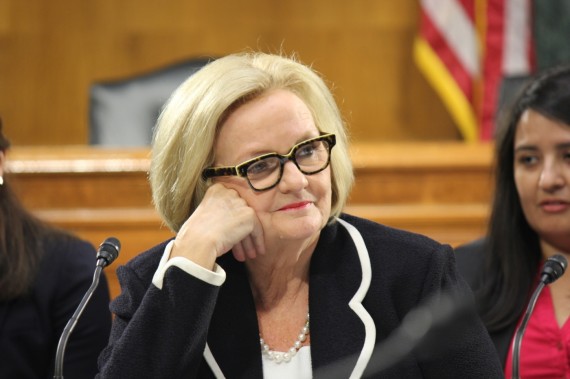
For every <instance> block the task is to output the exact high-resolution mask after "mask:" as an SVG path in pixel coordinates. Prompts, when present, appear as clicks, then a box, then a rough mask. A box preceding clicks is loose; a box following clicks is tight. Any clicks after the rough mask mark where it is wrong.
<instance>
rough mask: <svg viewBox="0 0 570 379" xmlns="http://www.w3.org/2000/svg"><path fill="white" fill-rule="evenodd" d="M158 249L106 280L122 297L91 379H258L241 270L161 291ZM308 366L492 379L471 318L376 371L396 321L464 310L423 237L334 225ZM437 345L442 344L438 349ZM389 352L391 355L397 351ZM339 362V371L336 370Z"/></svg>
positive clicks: (343, 374)
mask: <svg viewBox="0 0 570 379" xmlns="http://www.w3.org/2000/svg"><path fill="white" fill-rule="evenodd" d="M166 244H167V242H165V243H162V244H160V245H158V246H155V247H153V248H152V249H150V250H149V251H147V252H145V253H143V254H141V255H140V256H138V257H136V258H134V259H133V260H132V261H130V262H129V263H128V264H127V265H126V266H123V267H120V268H119V269H118V270H117V273H118V276H119V280H120V282H121V286H122V294H121V295H120V296H118V297H117V298H116V299H115V300H114V301H113V302H112V304H111V310H112V311H113V313H115V315H116V317H115V319H114V321H113V328H112V332H111V337H110V340H109V346H108V347H107V348H105V350H104V351H103V353H102V354H101V356H100V358H99V368H100V377H101V378H121V379H125V378H141V377H148V378H151V377H152V378H186V379H188V378H221V377H226V378H262V375H263V374H262V359H261V350H260V346H259V330H258V325H257V317H256V312H255V305H254V300H253V296H252V293H251V289H250V286H249V282H248V279H247V273H246V269H245V266H244V265H243V264H242V263H239V262H237V261H236V260H234V258H233V256H232V255H231V254H225V255H224V256H222V257H221V258H219V259H218V264H219V265H220V266H221V267H223V269H224V270H225V271H226V275H227V276H226V281H225V282H224V283H223V285H222V286H220V287H217V286H213V285H210V284H208V283H205V282H203V281H201V280H199V279H197V278H195V277H193V276H191V275H189V274H187V273H186V272H184V271H183V270H181V269H180V268H178V267H175V266H174V267H170V268H169V269H168V270H167V271H166V274H165V277H164V283H163V288H162V289H158V288H157V287H155V286H154V285H153V284H152V283H151V281H152V277H153V275H154V273H155V271H156V269H157V266H158V264H159V261H160V259H161V256H162V254H163V251H164V248H165V246H166ZM309 271H310V272H309V311H310V314H311V359H312V369H313V373H314V376H315V377H316V378H319V377H322V378H325V377H326V378H330V377H331V375H332V374H331V370H327V369H328V368H330V367H331V366H330V365H332V364H335V363H337V364H338V365H337V366H334V370H333V373H334V375H333V376H332V377H338V378H349V377H362V376H364V377H374V378H380V377H382V378H437V379H442V378H453V379H456V378H477V379H480V378H500V377H502V371H501V366H500V362H499V360H498V357H497V355H496V354H495V351H494V348H493V346H492V343H491V340H490V339H489V336H488V334H487V332H486V330H485V328H484V327H483V325H482V323H481V322H480V320H479V319H478V318H476V317H475V318H473V319H471V322H468V323H466V324H464V325H463V327H462V328H460V329H457V330H455V333H451V332H450V331H449V330H448V331H446V332H445V334H444V333H442V334H440V335H438V336H437V337H438V338H437V339H436V340H435V342H436V343H433V342H434V341H433V340H432V344H430V346H429V348H427V349H420V350H418V351H417V352H416V353H414V354H411V355H407V356H406V357H405V358H403V359H400V360H398V361H397V362H395V363H394V364H393V365H391V366H390V367H388V368H387V369H385V370H383V371H382V372H376V371H375V369H374V366H375V364H376V363H378V362H377V361H378V360H381V359H383V358H384V357H383V356H380V357H378V356H377V355H375V353H376V352H377V351H378V350H379V347H381V346H384V347H385V345H382V342H384V341H386V339H387V337H388V336H389V335H390V334H391V333H392V332H393V331H394V330H396V329H397V328H398V327H399V326H400V325H401V323H402V320H403V319H404V317H405V316H406V315H407V314H408V313H409V312H410V311H411V310H413V309H415V308H416V306H417V305H418V304H419V303H421V302H422V301H424V300H427V299H430V298H432V296H433V295H434V294H436V293H439V291H445V290H456V291H459V292H461V293H462V294H463V295H464V296H465V297H466V298H469V299H470V300H472V293H471V291H470V289H469V287H468V286H467V284H466V283H465V282H464V281H463V279H461V278H460V277H459V275H458V274H457V272H456V269H455V260H454V254H453V250H452V249H451V247H449V246H447V245H441V244H439V243H437V242H435V241H433V240H431V239H428V238H427V237H424V236H420V235H417V234H412V233H409V232H405V231H401V230H396V229H392V228H389V227H386V226H383V225H379V224H376V223H374V222H371V221H367V220H364V219H360V218H356V217H353V216H348V215H343V216H342V220H340V221H337V222H334V223H332V224H330V225H327V226H326V227H325V228H324V229H323V230H322V232H321V236H320V239H319V241H318V244H317V246H316V248H315V251H314V253H313V256H312V260H311V265H310V270H309ZM446 337H447V338H446ZM396 347H397V346H396ZM339 363H342V364H339Z"/></svg>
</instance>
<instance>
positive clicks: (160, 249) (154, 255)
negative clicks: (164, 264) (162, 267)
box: [119, 239, 172, 277]
mask: <svg viewBox="0 0 570 379" xmlns="http://www.w3.org/2000/svg"><path fill="white" fill-rule="evenodd" d="M171 240H172V239H168V240H166V241H163V242H161V243H159V244H158V245H155V246H153V247H151V248H150V249H148V250H146V251H143V252H142V253H140V254H138V255H137V256H135V257H133V258H131V259H130V260H129V261H128V262H127V263H126V264H125V265H124V267H126V268H128V269H130V270H132V271H134V272H136V273H137V275H139V276H141V277H143V276H151V277H152V275H154V272H155V271H156V269H157V267H158V264H159V263H160V259H161V258H162V255H163V253H164V249H165V248H166V245H168V243H169V242H170V241H171ZM119 269H121V267H119Z"/></svg>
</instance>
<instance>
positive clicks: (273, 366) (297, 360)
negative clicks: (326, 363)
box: [262, 346, 313, 379]
mask: <svg viewBox="0 0 570 379" xmlns="http://www.w3.org/2000/svg"><path fill="white" fill-rule="evenodd" d="M262 357H263V358H262V362H263V378H264V379H291V378H295V379H311V378H312V377H313V369H312V365H311V347H310V346H303V347H301V348H300V349H299V351H297V354H295V356H294V357H293V359H291V361H289V362H281V363H277V362H275V361H272V360H270V359H269V358H267V357H266V356H265V355H262Z"/></svg>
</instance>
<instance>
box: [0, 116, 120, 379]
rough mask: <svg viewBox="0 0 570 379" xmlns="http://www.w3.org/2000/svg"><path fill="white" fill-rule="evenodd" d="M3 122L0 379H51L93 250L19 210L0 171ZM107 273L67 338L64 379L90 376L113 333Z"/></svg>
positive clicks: (91, 269) (5, 144)
mask: <svg viewBox="0 0 570 379" xmlns="http://www.w3.org/2000/svg"><path fill="white" fill-rule="evenodd" d="M8 147H9V142H8V140H7V139H6V138H5V137H4V135H3V134H2V125H1V122H0V378H18V379H27V378H30V379H31V378H52V377H53V375H54V362H55V353H56V350H57V345H58V342H59V338H60V336H61V333H62V331H63V329H64V327H65V325H66V323H67V321H68V320H69V319H70V318H71V316H72V315H73V312H74V311H75V309H76V308H77V305H78V304H79V303H80V301H81V299H82V298H83V295H84V293H85V292H86V291H87V289H88V288H89V286H90V285H91V282H92V278H93V272H94V270H95V263H96V253H95V249H94V248H93V246H92V245H90V244H89V243H88V242H85V241H82V240H80V239H78V238H77V237H75V236H73V235H71V234H68V233H67V232H65V231H62V230H59V229H56V228H54V227H52V226H50V225H48V224H46V223H45V222H42V221H40V220H39V219H37V218H36V217H34V216H33V215H32V214H31V213H29V212H28V211H27V210H25V209H24V207H23V206H22V204H21V203H20V202H19V200H18V198H17V197H16V195H15V193H14V192H13V191H12V189H11V188H10V184H9V180H7V176H8V175H5V174H6V171H5V167H6V166H5V161H6V151H7V149H8ZM108 305H109V289H108V286H107V281H106V279H105V277H104V275H102V276H101V278H100V282H99V286H98V287H97V290H96V292H95V293H94V294H93V296H92V298H91V300H90V302H89V304H88V305H87V308H86V309H85V311H84V312H83V314H82V316H81V319H80V320H79V322H78V323H77V325H76V327H75V329H74V331H73V333H72V334H71V336H70V338H69V340H68V344H67V349H66V352H65V360H64V364H63V374H64V376H65V377H66V378H73V379H75V378H93V377H94V376H95V373H96V371H97V356H98V355H99V352H100V350H102V349H103V347H104V346H105V345H106V343H107V340H108V338H109V332H110V328H111V313H110V312H109V309H108Z"/></svg>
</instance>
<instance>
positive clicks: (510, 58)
mask: <svg viewBox="0 0 570 379" xmlns="http://www.w3.org/2000/svg"><path fill="white" fill-rule="evenodd" d="M529 7H530V4H529V3H528V2H526V1H525V2H524V3H523V2H521V0H505V9H504V13H505V33H504V34H505V38H504V49H503V50H504V58H503V74H505V75H506V76H515V75H528V74H529V73H530V70H531V62H530V61H529V56H530V54H529V51H528V50H529V44H528V41H529V39H530V28H529V27H528V26H529V25H530V22H529V21H530V9H529ZM521 36H522V38H521Z"/></svg>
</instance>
